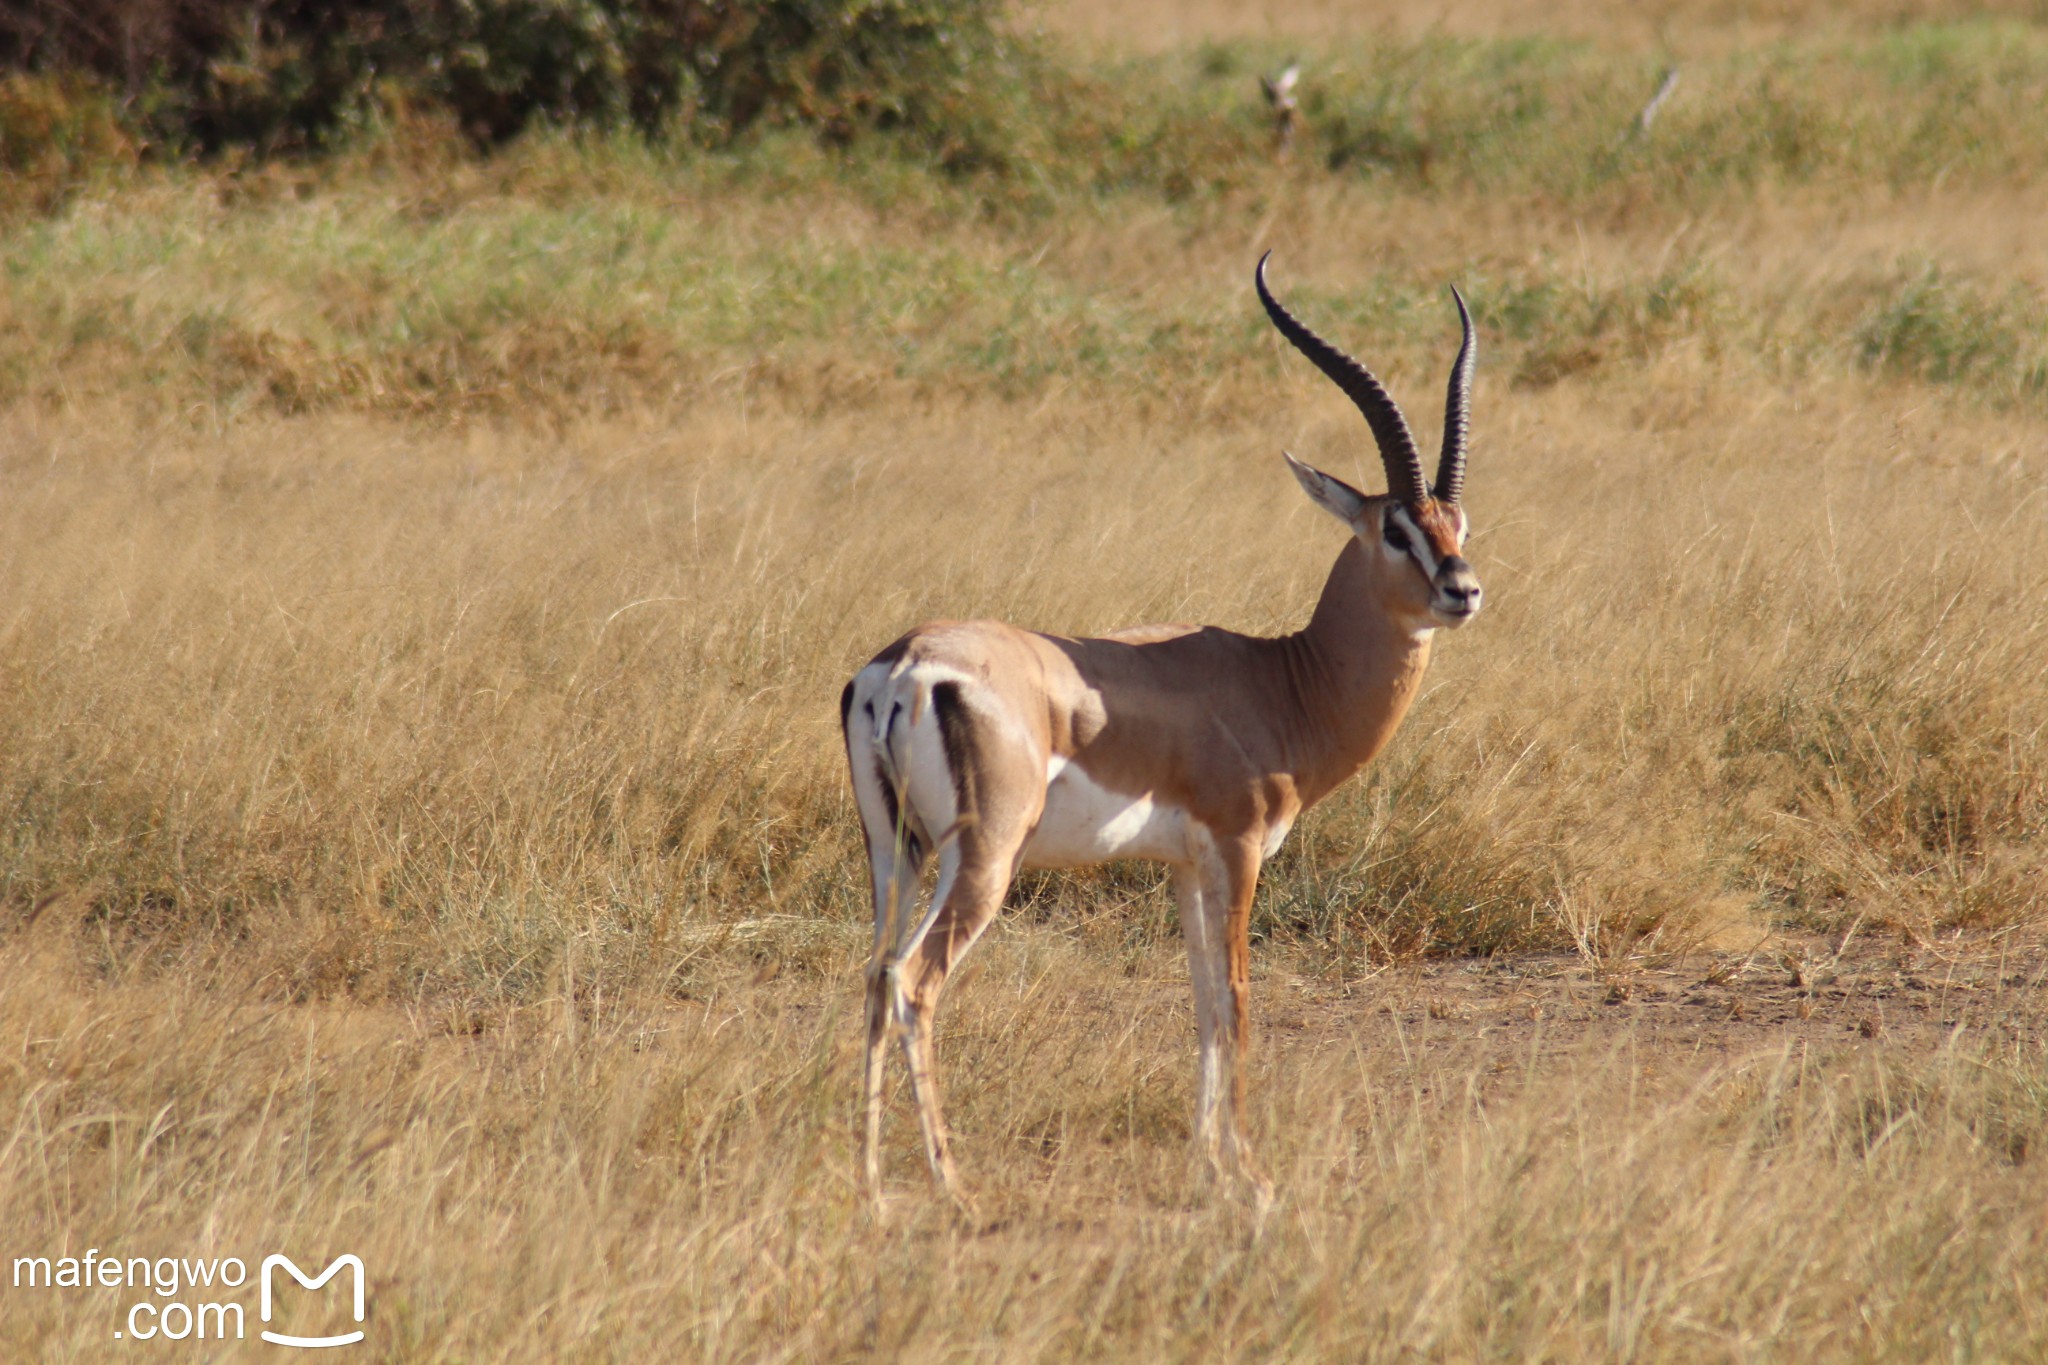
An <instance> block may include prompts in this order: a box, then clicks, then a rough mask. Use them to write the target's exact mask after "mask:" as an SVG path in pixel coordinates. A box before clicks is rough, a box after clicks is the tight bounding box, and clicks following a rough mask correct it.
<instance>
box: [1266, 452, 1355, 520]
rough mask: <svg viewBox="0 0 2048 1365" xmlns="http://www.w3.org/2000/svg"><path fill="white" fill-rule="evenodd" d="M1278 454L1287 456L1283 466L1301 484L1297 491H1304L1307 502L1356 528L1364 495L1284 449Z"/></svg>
mask: <svg viewBox="0 0 2048 1365" xmlns="http://www.w3.org/2000/svg"><path fill="white" fill-rule="evenodd" d="M1280 453H1281V454H1282V455H1285V456H1286V457H1287V467H1288V468H1289V469H1291V470H1293V471H1294V477H1295V478H1296V479H1297V480H1299V481H1300V483H1301V491H1302V492H1304V493H1306V494H1308V496H1309V499H1310V501H1312V502H1314V503H1315V505H1316V506H1318V507H1320V508H1322V509H1323V510H1324V511H1325V512H1328V513H1329V514H1330V515H1331V516H1333V517H1335V518H1336V519H1337V520H1339V521H1341V522H1343V523H1344V524H1345V525H1346V526H1349V527H1350V528H1351V529H1352V530H1354V531H1355V530H1357V529H1358V517H1359V514H1360V513H1362V512H1363V511H1365V494H1363V493H1361V492H1359V491H1358V490H1357V489H1356V488H1353V487H1352V486H1351V485H1350V484H1348V483H1346V482H1344V480H1342V479H1338V478H1332V477H1331V476H1330V475H1328V474H1325V473H1324V472H1323V471H1322V470H1320V469H1317V468H1315V467H1314V466H1313V465H1305V464H1303V463H1302V462H1301V461H1300V460H1297V459H1295V458H1294V456H1293V455H1291V454H1289V453H1288V452H1287V451H1284V450H1283V451H1281V452H1280Z"/></svg>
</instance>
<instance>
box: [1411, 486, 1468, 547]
mask: <svg viewBox="0 0 2048 1365" xmlns="http://www.w3.org/2000/svg"><path fill="white" fill-rule="evenodd" d="M1406 506H1407V510H1408V517H1409V520H1411V521H1413V522H1414V523H1415V529H1416V530H1418V531H1420V532H1422V535H1423V538H1424V539H1426V540H1427V541H1429V549H1430V553H1432V554H1434V555H1435V556H1436V557H1437V558H1438V559H1448V558H1450V557H1451V556H1452V555H1454V554H1457V553H1458V514H1457V512H1455V511H1454V510H1452V505H1451V504H1450V503H1447V502H1439V501H1438V500H1437V499H1435V498H1425V499H1424V500H1423V501H1421V502H1411V503H1408V504H1406Z"/></svg>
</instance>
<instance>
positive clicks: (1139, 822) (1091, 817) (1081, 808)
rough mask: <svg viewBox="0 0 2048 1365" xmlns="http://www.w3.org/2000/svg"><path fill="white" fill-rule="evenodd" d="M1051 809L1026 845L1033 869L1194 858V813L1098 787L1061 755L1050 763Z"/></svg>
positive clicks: (1026, 858) (1147, 797)
mask: <svg viewBox="0 0 2048 1365" xmlns="http://www.w3.org/2000/svg"><path fill="white" fill-rule="evenodd" d="M1045 767H1046V774H1045V775H1046V786H1045V813H1044V814H1043V815H1041V816H1040V817H1039V820H1038V828H1037V829H1035V830H1033V831H1032V834H1031V838H1030V839H1029V840H1027V841H1026V842H1025V844H1024V864H1025V866H1027V867H1084V866H1086V865H1087V864H1089V863H1099V862H1102V861H1103V860H1104V859H1107V858H1159V859H1163V860H1165V861H1167V862H1181V861H1184V860H1185V859H1186V858H1187V856H1188V823H1189V822H1188V817H1187V813H1186V812H1185V811H1183V810H1181V809H1180V808H1179V807H1177V806H1168V805H1162V804H1160V803H1158V802H1156V801H1154V800H1153V799H1152V797H1151V796H1150V795H1149V794H1147V795H1143V796H1126V795H1124V794H1123V793H1122V792H1113V791H1110V790H1109V789H1108V788H1106V787H1101V786H1098V785H1096V783H1095V782H1094V780H1093V779H1091V778H1090V777H1089V776H1088V774H1087V772H1085V771H1084V770H1083V769H1082V768H1080V767H1079V766H1078V765H1076V764H1073V763H1069V762H1068V761H1067V760H1066V759H1064V758H1061V757H1060V756H1059V755H1057V754H1055V755H1053V756H1052V758H1051V759H1050V760H1048V761H1047V763H1046V765H1045Z"/></svg>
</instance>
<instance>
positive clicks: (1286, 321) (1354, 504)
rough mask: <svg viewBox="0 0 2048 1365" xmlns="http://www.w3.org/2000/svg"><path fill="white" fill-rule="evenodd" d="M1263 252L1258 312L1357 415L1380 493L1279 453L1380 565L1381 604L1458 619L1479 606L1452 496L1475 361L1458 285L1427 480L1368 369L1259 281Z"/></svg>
mask: <svg viewBox="0 0 2048 1365" xmlns="http://www.w3.org/2000/svg"><path fill="white" fill-rule="evenodd" d="M1271 255H1272V253H1271V252H1268V253H1266V256H1261V257H1260V258H1259V268H1258V270H1257V271H1256V272H1255V273H1254V275H1253V283H1254V284H1256V285H1257V286H1258V291H1259V302H1261V303H1263V304H1264V305H1265V306H1266V315H1267V316H1268V317H1270V318H1271V319H1272V320H1273V325H1274V326H1275V327H1277V328H1279V329H1280V335H1282V336H1284V337H1286V338H1287V339H1288V341H1290V342H1292V343H1293V344H1294V348H1295V349H1296V350H1298V351H1300V352H1301V353H1302V354H1303V355H1305V356H1307V357H1308V358H1309V359H1310V360H1312V361H1314V362H1315V365H1316V368H1317V369H1319V370H1321V371H1322V372H1323V373H1324V374H1326V375H1328V376H1329V377H1330V379H1331V380H1332V381H1333V382H1334V383H1335V384H1336V385H1337V387H1338V388H1340V389H1342V390H1343V391H1344V393H1345V396H1346V397H1348V398H1350V400H1351V401H1352V402H1353V403H1356V404H1357V405H1358V410H1359V411H1360V412H1362V413H1364V414H1365V421H1366V425H1367V426H1369V427H1371V428H1372V434H1373V440H1374V441H1375V442H1376V443H1377V444H1378V446H1379V450H1380V462H1381V463H1382V464H1384V465H1385V466H1386V470H1387V492H1386V493H1384V494H1382V495H1380V496H1378V497H1368V496H1367V495H1366V494H1364V493H1361V492H1359V491H1358V490H1357V489H1356V488H1353V487H1352V486H1351V485H1350V484H1348V483H1345V482H1344V481H1343V480H1342V479H1339V478H1335V477H1333V476H1331V475H1329V474H1325V473H1323V471H1321V470H1320V469H1316V468H1313V467H1312V466H1309V465H1306V464H1303V463H1302V462H1301V461H1300V460H1297V459H1295V458H1294V456H1293V455H1291V454H1289V455H1287V464H1288V466H1289V468H1291V469H1293V471H1294V477H1295V478H1297V479H1299V480H1300V481H1301V486H1302V489H1303V490H1304V491H1305V492H1306V493H1307V494H1308V495H1309V497H1310V498H1311V499H1313V500H1314V502H1315V504H1316V506H1318V507H1320V508H1322V509H1323V510H1324V511H1326V512H1328V513H1330V515H1332V516H1334V517H1336V518H1337V520H1339V521H1341V522H1343V523H1344V524H1345V525H1346V526H1349V527H1350V528H1351V530H1352V533H1353V534H1354V535H1356V536H1357V537H1358V539H1359V543H1360V544H1361V545H1362V546H1363V547H1364V549H1365V551H1366V555H1367V560H1368V562H1369V563H1372V564H1374V565H1376V566H1377V567H1378V568H1379V569H1380V570H1381V572H1380V573H1379V574H1378V575H1377V576H1378V577H1379V578H1380V579H1381V580H1382V582H1383V583H1384V585H1385V587H1386V589H1387V591H1388V593H1389V594H1391V596H1392V599H1393V600H1391V601H1389V602H1388V603H1387V605H1388V606H1389V607H1392V608H1395V609H1396V610H1399V611H1400V612H1401V614H1402V615H1405V616H1410V617H1412V618H1415V619H1416V620H1417V621H1418V623H1425V624H1428V625H1440V626H1450V627H1453V628H1456V627H1458V626H1462V625H1464V624H1465V623H1466V622H1467V621H1469V620H1471V619H1472V618H1473V617H1474V616H1476V615H1477V614H1478V613H1479V599H1480V589H1479V579H1478V577H1477V576H1476V575H1475V574H1474V573H1473V572H1472V566H1471V565H1470V564H1467V563H1466V562H1465V557H1464V554H1463V551H1464V548H1465V534H1466V529H1467V528H1466V522H1465V509H1464V508H1463V507H1461V506H1460V505H1459V502H1458V499H1459V496H1460V494H1462V493H1463V492H1464V488H1465V452H1466V445H1467V435H1468V430H1469V427H1468V421H1467V416H1466V410H1467V408H1468V407H1469V405H1470V403H1471V398H1472V365H1473V361H1474V359H1475V354H1474V346H1473V336H1472V314H1471V313H1470V312H1469V311H1467V309H1466V307H1465V299H1464V297H1463V296H1462V295H1461V294H1459V293H1458V291H1457V289H1456V288H1453V289H1452V290H1451V297H1452V298H1453V299H1455V300H1456V301H1457V304H1458V321H1459V323H1460V324H1461V325H1462V327H1463V328H1464V340H1463V342H1462V343H1461V344H1460V345H1459V347H1458V358H1457V360H1456V361H1455V362H1453V363H1452V365H1451V382H1450V391H1449V393H1448V395H1447V397H1446V398H1445V400H1444V448H1443V455H1442V457H1441V458H1440V459H1439V460H1438V462H1437V469H1436V482H1435V483H1434V484H1433V485H1432V484H1430V483H1428V482H1425V481H1424V479H1423V477H1422V457H1421V456H1420V455H1418V454H1417V453H1416V451H1415V437H1414V436H1413V435H1412V434H1410V432H1409V430H1408V420H1407V418H1405V417H1403V416H1402V415H1401V409H1400V408H1399V407H1398V406H1396V405H1395V403H1394V400H1393V398H1392V397H1391V396H1389V395H1388V393H1387V391H1386V389H1385V388H1383V387H1381V385H1380V382H1379V380H1377V379H1375V378H1373V376H1372V371H1370V370H1368V369H1366V368H1365V366H1363V365H1361V364H1359V363H1358V362H1357V361H1356V360H1353V359H1352V358H1351V357H1350V356H1348V355H1346V354H1344V352H1342V351H1340V350H1338V349H1337V348H1336V347H1335V346H1332V345H1331V344H1330V343H1329V342H1327V341H1325V340H1323V339H1322V338H1321V337H1319V336H1317V335H1316V334H1315V333H1314V332H1311V331H1310V330H1309V329H1308V328H1307V327H1305V326H1303V325H1302V324H1301V323H1300V322H1299V321H1298V320H1297V319H1296V318H1295V316H1294V315H1293V314H1292V313H1290V312H1288V311H1287V310H1286V309H1285V308H1282V307H1281V306H1280V302H1279V300H1277V299H1275V298H1274V297H1273V294H1272V291H1271V290H1269V289H1267V288H1266V260H1267V257H1269V256H1271ZM1283 453H1285V452H1283Z"/></svg>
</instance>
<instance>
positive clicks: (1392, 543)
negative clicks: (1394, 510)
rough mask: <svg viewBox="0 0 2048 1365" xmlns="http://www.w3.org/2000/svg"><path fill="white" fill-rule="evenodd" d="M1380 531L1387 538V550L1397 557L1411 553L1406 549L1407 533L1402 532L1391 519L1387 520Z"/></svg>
mask: <svg viewBox="0 0 2048 1365" xmlns="http://www.w3.org/2000/svg"><path fill="white" fill-rule="evenodd" d="M1382 529H1383V532H1384V534H1385V535H1386V538H1387V548H1388V549H1390V550H1392V551H1393V552H1394V553H1395V554H1397V555H1405V554H1409V553H1411V551H1410V550H1409V548H1408V533H1407V532H1406V531H1403V530H1402V529H1401V528H1400V526H1399V525H1397V524H1396V523H1395V521H1394V519H1393V518H1392V517H1389V518H1387V520H1386V522H1385V523H1384V526H1383V528H1382Z"/></svg>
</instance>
